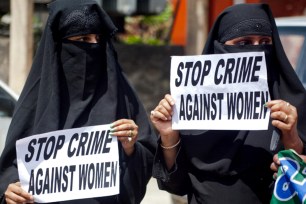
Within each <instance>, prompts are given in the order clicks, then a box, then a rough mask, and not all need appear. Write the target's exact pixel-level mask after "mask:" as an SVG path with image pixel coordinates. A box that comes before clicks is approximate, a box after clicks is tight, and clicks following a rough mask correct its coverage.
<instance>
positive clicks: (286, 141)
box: [266, 100, 303, 153]
mask: <svg viewBox="0 0 306 204" xmlns="http://www.w3.org/2000/svg"><path fill="white" fill-rule="evenodd" d="M266 106H267V107H268V108H269V109H270V111H271V118H272V125H273V126H275V127H276V128H278V129H279V130H280V131H281V140H282V143H283V145H284V147H285V149H294V150H295V151H296V152H298V153H301V152H302V151H303V143H302V140H301V138H300V137H299V134H298V130H297V120H298V115H297V110H296V108H295V107H294V106H293V105H291V104H289V103H288V102H286V101H283V100H273V101H269V102H267V103H266Z"/></svg>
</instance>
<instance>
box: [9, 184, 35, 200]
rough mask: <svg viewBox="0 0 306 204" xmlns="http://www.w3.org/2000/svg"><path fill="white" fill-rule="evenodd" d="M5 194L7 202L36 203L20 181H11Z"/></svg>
mask: <svg viewBox="0 0 306 204" xmlns="http://www.w3.org/2000/svg"><path fill="white" fill-rule="evenodd" d="M4 196H5V201H6V203H7V204H11V203H14V204H15V203H16V204H18V203H20V204H22V203H34V198H33V196H32V195H31V194H29V193H28V192H26V191H24V190H23V189H22V188H21V184H20V182H16V183H11V184H10V185H9V186H8V187H7V189H6V191H5V193H4Z"/></svg>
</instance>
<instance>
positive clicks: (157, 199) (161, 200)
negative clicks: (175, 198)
mask: <svg viewBox="0 0 306 204" xmlns="http://www.w3.org/2000/svg"><path fill="white" fill-rule="evenodd" d="M141 204H174V203H172V201H171V194H169V193H167V192H166V191H162V190H159V189H158V186H157V182H156V179H154V178H151V180H150V181H149V183H148V185H147V192H146V195H145V197H144V199H143V200H142V202H141Z"/></svg>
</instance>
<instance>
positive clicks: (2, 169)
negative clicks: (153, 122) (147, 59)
mask: <svg viewBox="0 0 306 204" xmlns="http://www.w3.org/2000/svg"><path fill="white" fill-rule="evenodd" d="M49 14H50V15H49V18H48V21H47V24H46V27H45V31H44V33H43V36H42V39H41V41H40V44H39V47H38V50H37V52H36V55H35V58H34V61H33V65H32V68H31V71H30V73H29V76H28V79H27V81H26V84H25V86H24V88H23V91H22V93H21V95H20V98H19V100H18V103H17V106H16V109H15V113H14V116H13V119H12V122H11V125H10V128H9V131H8V135H7V140H6V146H5V148H4V150H3V153H2V155H1V158H0V181H1V182H0V195H1V196H3V193H4V191H5V190H6V188H7V186H8V184H10V183H13V182H15V181H17V180H18V173H17V167H16V152H15V142H16V140H18V139H21V138H24V137H27V136H30V135H34V134H40V133H45V132H50V131H54V130H62V129H69V128H77V127H84V126H91V125H101V124H109V123H112V122H114V121H115V120H117V119H121V118H128V119H133V120H134V121H135V123H136V124H137V125H138V126H139V135H138V142H137V143H136V144H135V153H134V154H133V156H132V157H135V158H136V159H131V158H125V156H124V154H123V151H122V148H121V144H120V143H119V151H120V154H119V155H120V169H121V172H120V173H121V185H120V187H121V189H120V192H121V194H120V196H121V197H120V196H119V197H116V196H114V198H110V199H109V200H108V199H104V200H103V202H104V203H108V202H110V203H120V202H122V200H125V203H139V202H140V200H141V199H142V198H143V196H144V193H145V185H146V184H147V182H148V180H149V178H150V176H151V165H152V159H153V158H152V157H153V154H154V151H155V145H156V141H155V134H154V130H153V129H152V128H151V126H150V123H149V121H148V118H147V114H146V112H145V110H144V108H143V106H142V104H141V103H140V101H139V100H138V98H137V96H136V94H135V93H134V90H133V89H132V88H131V86H130V84H129V83H128V81H127V80H126V77H125V76H124V74H123V73H122V70H121V68H120V65H119V64H118V61H117V55H116V52H115V50H114V48H113V46H112V43H111V37H112V36H113V35H114V33H115V32H116V30H117V29H116V27H115V26H114V25H113V23H112V22H111V19H110V18H109V16H108V15H107V14H106V13H105V12H104V11H103V10H102V8H101V7H99V5H98V4H97V2H96V1H94V0H57V1H54V2H52V3H51V4H50V5H49ZM93 33H94V34H100V39H101V40H100V42H99V43H97V44H89V43H84V42H73V41H69V40H67V38H68V37H71V36H76V35H84V34H93ZM127 160H129V163H130V164H131V165H132V166H134V167H133V168H134V169H128V168H127V167H128V166H130V165H129V164H128V162H127ZM139 169H141V171H140V170H139ZM126 172H129V173H128V174H130V175H129V177H128V176H125V174H126ZM138 172H139V173H138ZM133 176H135V177H134V178H133V179H135V180H133V179H132V178H130V177H133ZM137 178H138V179H137ZM126 188H129V190H127V189H126ZM73 202H74V203H75V202H76V201H73ZM99 202H101V201H99Z"/></svg>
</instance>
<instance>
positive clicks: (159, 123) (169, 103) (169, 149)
mask: <svg viewBox="0 0 306 204" xmlns="http://www.w3.org/2000/svg"><path fill="white" fill-rule="evenodd" d="M173 105H174V100H173V98H172V97H171V95H169V94H167V95H165V97H164V98H163V99H162V100H161V101H160V102H159V104H158V105H157V106H156V108H155V109H154V110H152V111H151V116H150V117H151V121H152V123H153V125H154V126H155V128H156V129H157V131H158V132H159V134H160V137H161V147H162V148H163V149H164V150H165V152H164V154H168V156H166V157H167V158H168V159H165V161H166V164H167V167H168V169H171V167H172V165H173V164H174V158H175V155H176V152H177V148H175V147H177V146H178V144H179V143H180V138H179V132H178V131H177V130H173V129H172V114H173Z"/></svg>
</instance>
